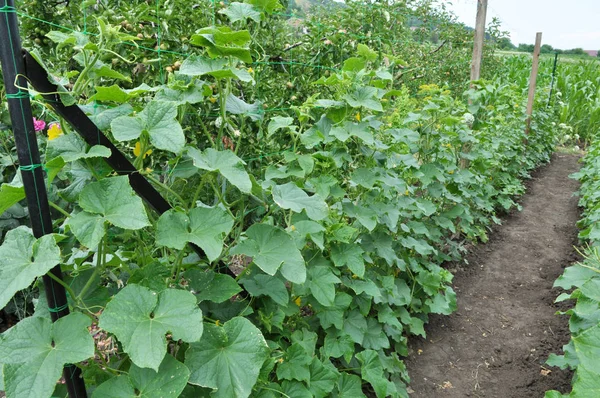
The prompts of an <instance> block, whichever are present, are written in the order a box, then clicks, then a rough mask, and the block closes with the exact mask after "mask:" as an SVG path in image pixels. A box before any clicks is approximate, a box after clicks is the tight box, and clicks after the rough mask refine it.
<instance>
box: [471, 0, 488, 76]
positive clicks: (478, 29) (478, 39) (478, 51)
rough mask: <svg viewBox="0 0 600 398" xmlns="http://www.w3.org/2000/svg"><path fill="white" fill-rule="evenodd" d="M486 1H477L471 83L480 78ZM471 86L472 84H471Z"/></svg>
mask: <svg viewBox="0 0 600 398" xmlns="http://www.w3.org/2000/svg"><path fill="white" fill-rule="evenodd" d="M487 5H488V0H477V20H476V21H475V36H474V38H473V41H474V43H473V61H472V62H471V82H473V81H475V80H479V78H480V77H481V61H482V59H483V40H484V39H485V17H486V14H487ZM471 85H472V83H471Z"/></svg>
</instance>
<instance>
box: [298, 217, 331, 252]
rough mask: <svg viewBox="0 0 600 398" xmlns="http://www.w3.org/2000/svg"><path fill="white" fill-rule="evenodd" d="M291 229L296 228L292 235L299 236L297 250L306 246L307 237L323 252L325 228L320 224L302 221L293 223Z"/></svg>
mask: <svg viewBox="0 0 600 398" xmlns="http://www.w3.org/2000/svg"><path fill="white" fill-rule="evenodd" d="M293 227H295V228H296V229H295V230H294V233H293V234H294V235H298V236H299V238H297V241H298V242H299V246H298V248H302V247H304V245H305V244H306V237H307V236H308V237H310V239H311V240H312V241H313V242H314V243H315V244H316V245H317V246H318V247H319V249H321V250H325V236H324V232H325V227H323V226H322V225H321V224H319V223H317V222H314V221H310V220H303V221H298V222H295V223H294V225H293ZM292 229H293V228H292Z"/></svg>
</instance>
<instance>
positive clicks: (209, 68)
mask: <svg viewBox="0 0 600 398" xmlns="http://www.w3.org/2000/svg"><path fill="white" fill-rule="evenodd" d="M179 73H181V74H182V75H188V76H204V75H208V76H213V77H216V78H218V79H226V78H230V79H240V80H241V81H243V82H251V81H254V79H253V78H252V75H250V73H248V72H247V71H245V70H242V69H236V68H233V67H230V66H229V62H228V61H227V59H210V58H206V57H201V56H198V55H192V56H190V57H188V58H187V59H186V60H185V61H183V63H182V64H181V67H180V68H179Z"/></svg>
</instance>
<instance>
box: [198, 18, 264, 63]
mask: <svg viewBox="0 0 600 398" xmlns="http://www.w3.org/2000/svg"><path fill="white" fill-rule="evenodd" d="M250 40H251V36H250V33H249V32H248V31H247V30H240V31H237V32H234V31H232V30H231V29H230V28H228V27H226V26H220V27H208V28H202V29H200V30H199V31H198V33H196V34H194V35H192V37H191V38H190V44H192V45H194V46H200V47H205V48H206V51H207V53H208V55H209V56H210V57H211V58H220V57H228V56H231V57H235V58H238V59H239V60H241V61H243V62H246V63H251V62H252V56H251V55H250V50H249V49H248V47H247V44H248V42H250Z"/></svg>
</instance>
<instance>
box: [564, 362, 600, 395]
mask: <svg viewBox="0 0 600 398" xmlns="http://www.w3.org/2000/svg"><path fill="white" fill-rule="evenodd" d="M596 361H598V359H597V358H596ZM596 363H597V362H596ZM570 396H571V397H573V398H597V397H599V396H600V373H598V368H597V365H596V367H595V368H585V367H578V368H577V381H576V382H575V384H574V385H573V391H572V392H571V395H570Z"/></svg>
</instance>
